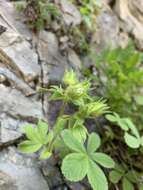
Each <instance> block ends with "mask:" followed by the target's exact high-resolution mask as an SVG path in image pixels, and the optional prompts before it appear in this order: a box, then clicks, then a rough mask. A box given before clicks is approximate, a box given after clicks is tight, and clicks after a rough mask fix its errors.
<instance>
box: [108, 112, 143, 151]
mask: <svg viewBox="0 0 143 190" xmlns="http://www.w3.org/2000/svg"><path fill="white" fill-rule="evenodd" d="M106 119H108V120H109V121H111V122H113V123H116V124H117V125H118V126H120V128H121V129H122V130H123V131H125V134H124V139H125V142H126V144H127V145H128V146H129V147H131V148H139V147H140V146H143V136H142V137H141V136H140V134H139V132H138V130H137V127H136V126H135V125H134V124H133V122H132V121H131V119H129V118H121V117H120V116H119V115H118V114H117V113H113V114H112V115H106ZM129 132H130V133H129Z"/></svg>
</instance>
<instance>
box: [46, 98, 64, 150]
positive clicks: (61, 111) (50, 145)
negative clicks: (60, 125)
mask: <svg viewBox="0 0 143 190" xmlns="http://www.w3.org/2000/svg"><path fill="white" fill-rule="evenodd" d="M66 105H67V102H65V101H63V103H62V106H61V110H60V113H59V116H58V118H59V117H61V116H62V115H63V114H64V112H65V108H66ZM59 134H60V133H57V134H56V135H55V137H54V138H53V140H52V141H51V143H50V144H49V148H50V150H52V149H53V145H54V142H55V140H56V138H57V136H58V135H59Z"/></svg>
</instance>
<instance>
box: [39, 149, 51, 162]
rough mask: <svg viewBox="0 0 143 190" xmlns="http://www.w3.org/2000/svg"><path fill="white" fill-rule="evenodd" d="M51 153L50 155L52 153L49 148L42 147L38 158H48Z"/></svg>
mask: <svg viewBox="0 0 143 190" xmlns="http://www.w3.org/2000/svg"><path fill="white" fill-rule="evenodd" d="M51 155H52V153H51V152H49V150H48V149H47V148H44V149H43V151H42V152H41V154H40V159H41V160H45V159H48V158H50V156H51Z"/></svg>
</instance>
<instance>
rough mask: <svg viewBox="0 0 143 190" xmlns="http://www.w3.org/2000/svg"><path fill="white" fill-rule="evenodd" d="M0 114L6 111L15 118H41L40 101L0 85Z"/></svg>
mask: <svg viewBox="0 0 143 190" xmlns="http://www.w3.org/2000/svg"><path fill="white" fill-rule="evenodd" d="M0 107H1V109H0V114H1V113H7V114H9V115H11V116H13V117H17V118H23V119H24V118H25V119H26V118H27V119H28V118H29V120H30V118H31V119H32V118H33V119H37V118H42V117H43V114H42V108H41V103H40V102H38V101H36V100H35V99H34V98H32V97H29V98H26V97H25V96H24V95H23V94H22V93H20V92H18V91H17V90H15V89H10V88H6V87H5V86H3V85H0Z"/></svg>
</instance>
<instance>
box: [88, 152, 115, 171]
mask: <svg viewBox="0 0 143 190" xmlns="http://www.w3.org/2000/svg"><path fill="white" fill-rule="evenodd" d="M91 156H92V159H93V160H94V161H95V162H97V163H98V164H100V165H101V166H103V167H105V168H114V166H115V162H114V161H113V160H112V158H110V156H108V155H107V154H104V153H99V152H97V153H93V154H92V155H91Z"/></svg>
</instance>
